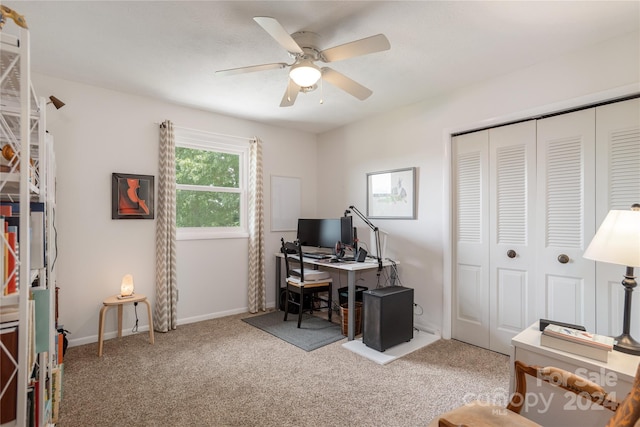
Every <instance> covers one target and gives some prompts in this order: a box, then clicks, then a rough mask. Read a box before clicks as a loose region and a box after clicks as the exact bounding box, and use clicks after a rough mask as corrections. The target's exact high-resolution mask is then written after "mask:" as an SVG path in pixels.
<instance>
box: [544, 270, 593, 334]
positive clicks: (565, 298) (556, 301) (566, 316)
mask: <svg viewBox="0 0 640 427" xmlns="http://www.w3.org/2000/svg"><path fill="white" fill-rule="evenodd" d="M546 283H547V292H546V293H547V317H548V318H549V319H553V320H558V321H560V322H567V323H574V324H578V325H585V324H587V323H588V318H589V317H591V316H592V314H591V313H589V312H593V309H592V308H589V307H586V304H585V300H588V299H589V298H588V296H587V294H588V293H592V292H593V289H588V288H587V286H585V281H584V280H582V279H581V278H579V277H563V276H555V275H551V274H549V275H547V277H546ZM591 299H592V298H591ZM591 330H593V329H591Z"/></svg>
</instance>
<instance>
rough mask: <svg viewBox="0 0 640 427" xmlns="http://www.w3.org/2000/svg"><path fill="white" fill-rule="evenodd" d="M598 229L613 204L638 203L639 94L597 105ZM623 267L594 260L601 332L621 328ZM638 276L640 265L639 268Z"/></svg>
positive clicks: (636, 307)
mask: <svg viewBox="0 0 640 427" xmlns="http://www.w3.org/2000/svg"><path fill="white" fill-rule="evenodd" d="M596 177H597V179H596V230H597V227H599V226H600V224H601V223H602V221H603V220H604V218H605V217H606V216H607V213H608V212H609V210H611V209H617V210H626V209H630V208H631V205H632V204H634V203H640V99H638V98H636V99H631V100H627V101H622V102H616V103H614V104H608V105H603V106H600V107H597V108H596ZM624 272H625V267H624V266H621V265H615V264H607V263H602V262H597V263H596V296H597V298H596V320H597V329H596V331H597V333H599V334H603V335H610V336H617V335H620V334H621V333H622V313H623V312H624V288H623V286H622V285H621V283H620V282H622V279H623V277H622V276H623V274H624ZM636 276H638V269H636ZM633 295H634V296H633V299H632V305H631V309H632V310H631V335H632V336H633V337H634V338H635V339H639V338H640V296H639V295H640V291H638V288H636V290H635V291H634V293H633Z"/></svg>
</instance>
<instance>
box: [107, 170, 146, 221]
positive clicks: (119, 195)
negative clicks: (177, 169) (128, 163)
mask: <svg viewBox="0 0 640 427" xmlns="http://www.w3.org/2000/svg"><path fill="white" fill-rule="evenodd" d="M153 198H154V187H153V175H134V174H127V173H112V174H111V219H153V214H154V209H153Z"/></svg>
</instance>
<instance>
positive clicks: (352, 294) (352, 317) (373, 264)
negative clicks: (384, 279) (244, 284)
mask: <svg viewBox="0 0 640 427" xmlns="http://www.w3.org/2000/svg"><path fill="white" fill-rule="evenodd" d="M289 257H290V258H294V259H297V258H298V257H297V255H289ZM283 259H284V255H283V254H282V253H280V252H278V253H276V308H278V309H279V308H280V287H281V284H282V261H283ZM303 262H304V263H305V264H309V265H313V268H316V269H317V268H328V269H333V270H343V271H346V272H347V287H348V288H347V289H348V298H347V309H348V311H349V317H348V319H347V320H348V325H349V330H348V335H347V339H348V340H349V341H351V340H353V338H354V337H355V327H356V326H355V325H356V314H355V312H356V310H355V306H356V302H355V300H356V272H357V271H363V270H375V269H377V268H378V261H377V260H375V259H371V258H367V259H366V260H365V262H355V261H343V262H330V260H329V259H315V258H304V259H303ZM397 264H398V263H397V262H396V265H397ZM391 265H393V264H392V263H391V262H389V261H383V262H382V267H383V268H385V267H389V266H391Z"/></svg>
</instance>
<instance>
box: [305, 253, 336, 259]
mask: <svg viewBox="0 0 640 427" xmlns="http://www.w3.org/2000/svg"><path fill="white" fill-rule="evenodd" d="M302 256H303V257H305V258H313V259H325V258H331V255H329V254H321V253H318V252H303V253H302Z"/></svg>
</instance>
